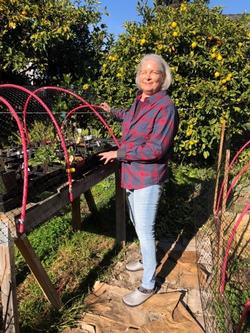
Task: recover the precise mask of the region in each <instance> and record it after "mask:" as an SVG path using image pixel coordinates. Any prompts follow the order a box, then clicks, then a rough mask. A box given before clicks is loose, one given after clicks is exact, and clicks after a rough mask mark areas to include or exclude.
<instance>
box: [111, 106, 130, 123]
mask: <svg viewBox="0 0 250 333" xmlns="http://www.w3.org/2000/svg"><path fill="white" fill-rule="evenodd" d="M126 111H127V110H126V109H111V110H110V113H111V115H112V116H113V117H114V118H116V119H117V120H120V121H122V120H123V119H124V114H125V112H126Z"/></svg>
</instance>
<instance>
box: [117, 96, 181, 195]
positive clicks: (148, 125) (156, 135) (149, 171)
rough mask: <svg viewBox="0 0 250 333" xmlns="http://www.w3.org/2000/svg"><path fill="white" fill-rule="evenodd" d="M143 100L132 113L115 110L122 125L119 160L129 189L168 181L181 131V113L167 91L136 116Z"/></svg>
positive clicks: (150, 100)
mask: <svg viewBox="0 0 250 333" xmlns="http://www.w3.org/2000/svg"><path fill="white" fill-rule="evenodd" d="M140 97H141V95H138V96H137V97H136V99H135V101H134V103H133V104H132V106H131V108H130V109H128V110H118V109H112V110H111V113H112V114H113V116H115V117H116V118H117V119H119V120H121V121H122V139H121V145H120V148H119V149H118V152H117V159H118V160H119V161H121V186H122V187H123V188H126V189H140V188H144V187H147V186H150V185H155V184H161V183H163V182H164V181H165V180H166V178H167V173H168V166H167V165H168V159H169V157H170V154H171V151H172V148H173V139H174V136H175V134H176V132H177V129H178V113H177V110H176V109H175V106H174V104H173V102H172V100H171V99H170V98H169V96H168V95H167V93H166V91H163V90H161V91H159V92H157V93H156V94H154V95H152V96H150V97H147V98H146V99H145V100H144V102H142V103H141V106H140V109H139V111H138V113H137V112H136V113H135V110H136V104H137V101H138V100H139V99H140Z"/></svg>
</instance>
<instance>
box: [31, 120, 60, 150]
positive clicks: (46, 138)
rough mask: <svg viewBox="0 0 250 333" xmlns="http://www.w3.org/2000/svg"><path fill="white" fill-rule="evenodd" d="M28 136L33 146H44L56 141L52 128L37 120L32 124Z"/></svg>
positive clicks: (50, 125)
mask: <svg viewBox="0 0 250 333" xmlns="http://www.w3.org/2000/svg"><path fill="white" fill-rule="evenodd" d="M28 135H29V140H30V142H31V144H34V145H40V144H46V143H47V142H54V141H55V140H56V135H55V129H54V126H53V125H52V124H47V123H45V122H42V121H37V120H35V121H34V123H33V124H32V127H31V128H30V130H29V133H28Z"/></svg>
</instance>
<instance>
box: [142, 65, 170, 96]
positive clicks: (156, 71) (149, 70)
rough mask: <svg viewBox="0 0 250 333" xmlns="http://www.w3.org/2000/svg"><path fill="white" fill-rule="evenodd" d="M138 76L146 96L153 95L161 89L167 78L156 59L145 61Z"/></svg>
mask: <svg viewBox="0 0 250 333" xmlns="http://www.w3.org/2000/svg"><path fill="white" fill-rule="evenodd" d="M138 78H139V80H138V81H139V82H138V83H139V86H140V87H141V89H142V92H143V93H144V95H145V96H151V95H153V94H155V93H157V92H158V91H160V90H161V87H162V84H163V82H164V79H165V77H164V73H162V71H161V69H160V66H159V64H158V63H157V62H156V61H154V60H146V61H145V62H143V64H142V66H141V69H140V72H139V76H138Z"/></svg>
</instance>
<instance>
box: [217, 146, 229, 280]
mask: <svg viewBox="0 0 250 333" xmlns="http://www.w3.org/2000/svg"><path fill="white" fill-rule="evenodd" d="M229 163H230V150H229V149H227V150H226V160H225V171H224V187H223V196H222V206H221V219H220V220H221V221H220V226H219V235H218V236H219V241H218V279H217V281H218V286H219V285H220V277H221V275H220V273H221V265H222V259H223V256H224V244H225V241H224V237H225V235H224V232H225V230H226V227H227V223H226V216H225V212H226V203H227V199H226V196H227V187H228V176H229Z"/></svg>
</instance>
